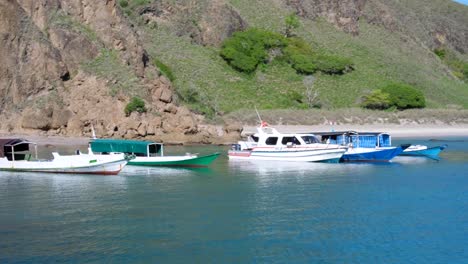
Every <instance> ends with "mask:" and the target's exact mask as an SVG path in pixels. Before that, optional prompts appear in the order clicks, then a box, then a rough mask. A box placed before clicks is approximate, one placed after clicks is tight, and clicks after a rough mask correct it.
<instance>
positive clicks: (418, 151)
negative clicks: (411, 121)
mask: <svg viewBox="0 0 468 264" xmlns="http://www.w3.org/2000/svg"><path fill="white" fill-rule="evenodd" d="M445 148H447V145H442V146H436V147H431V148H429V147H427V146H424V145H411V146H409V147H408V148H407V149H405V150H404V151H403V152H402V153H400V156H417V157H427V158H431V159H439V153H440V152H441V151H442V150H444V149H445Z"/></svg>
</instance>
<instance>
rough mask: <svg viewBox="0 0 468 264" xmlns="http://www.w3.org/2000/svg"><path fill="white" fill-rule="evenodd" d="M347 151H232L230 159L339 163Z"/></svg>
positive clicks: (229, 155)
mask: <svg viewBox="0 0 468 264" xmlns="http://www.w3.org/2000/svg"><path fill="white" fill-rule="evenodd" d="M345 151H346V149H339V148H337V149H321V150H278V151H264V150H255V149H254V150H250V151H246V150H240V151H236V150H231V151H229V153H228V157H229V159H236V160H273V161H291V162H338V161H339V160H340V158H341V156H343V154H344V153H345Z"/></svg>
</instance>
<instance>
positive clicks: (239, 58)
mask: <svg viewBox="0 0 468 264" xmlns="http://www.w3.org/2000/svg"><path fill="white" fill-rule="evenodd" d="M286 45H287V41H286V39H285V38H284V37H283V36H281V35H280V34H278V33H274V32H270V31H266V30H261V29H256V28H251V29H248V30H246V31H242V32H236V33H234V35H233V36H232V37H230V38H228V39H226V40H225V41H224V43H223V47H222V48H221V56H222V57H223V58H224V59H225V60H226V61H227V62H228V63H229V64H230V65H231V66H232V67H234V68H235V69H237V70H239V71H243V72H247V73H251V72H253V71H255V70H256V69H257V66H258V64H260V63H265V62H266V61H267V59H268V56H269V51H270V50H272V49H275V48H283V47H284V46H286Z"/></svg>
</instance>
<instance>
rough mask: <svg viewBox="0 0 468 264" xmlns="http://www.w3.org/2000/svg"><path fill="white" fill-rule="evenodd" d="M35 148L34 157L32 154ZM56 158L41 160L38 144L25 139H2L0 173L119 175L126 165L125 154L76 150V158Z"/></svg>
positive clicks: (55, 156) (72, 156)
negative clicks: (31, 151) (38, 154)
mask: <svg viewBox="0 0 468 264" xmlns="http://www.w3.org/2000/svg"><path fill="white" fill-rule="evenodd" d="M30 145H33V146H34V149H35V153H34V157H33V155H32V154H31V153H29V148H30ZM52 156H53V159H51V160H39V159H38V157H37V144H36V143H34V142H30V141H27V140H24V139H17V138H14V139H0V170H3V171H18V172H48V173H76V174H103V175H116V174H118V173H119V172H120V171H121V170H122V169H123V168H124V167H125V165H126V164H127V162H128V160H127V159H126V157H125V155H124V154H110V155H96V154H94V153H93V152H92V151H91V150H89V153H88V154H84V153H80V152H79V151H77V153H76V154H75V155H60V154H59V153H57V152H52Z"/></svg>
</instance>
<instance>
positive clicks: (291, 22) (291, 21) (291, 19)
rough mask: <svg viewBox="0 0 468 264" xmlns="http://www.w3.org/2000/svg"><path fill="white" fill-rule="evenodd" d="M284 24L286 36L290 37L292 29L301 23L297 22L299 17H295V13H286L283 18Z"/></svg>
mask: <svg viewBox="0 0 468 264" xmlns="http://www.w3.org/2000/svg"><path fill="white" fill-rule="evenodd" d="M284 24H285V35H286V37H291V36H292V34H293V33H292V31H293V29H296V28H298V27H299V26H300V25H301V23H300V22H299V18H298V17H297V15H296V14H295V13H292V14H290V15H288V16H287V17H286V18H285V19H284Z"/></svg>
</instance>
